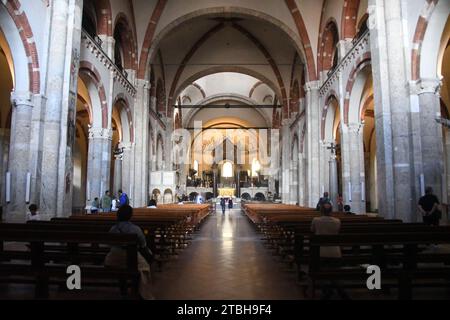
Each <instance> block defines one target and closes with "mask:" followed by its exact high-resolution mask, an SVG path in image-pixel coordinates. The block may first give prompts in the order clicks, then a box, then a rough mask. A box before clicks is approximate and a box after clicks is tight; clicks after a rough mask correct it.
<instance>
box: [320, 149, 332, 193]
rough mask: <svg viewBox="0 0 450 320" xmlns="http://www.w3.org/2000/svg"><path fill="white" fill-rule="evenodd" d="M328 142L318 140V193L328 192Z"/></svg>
mask: <svg viewBox="0 0 450 320" xmlns="http://www.w3.org/2000/svg"><path fill="white" fill-rule="evenodd" d="M328 146H329V143H327V142H325V141H320V148H319V150H320V175H319V182H320V183H319V184H320V194H323V193H324V192H328V193H329V192H330V185H329V182H330V175H329V164H328V161H329V159H330V154H331V153H330V151H329V150H328Z"/></svg>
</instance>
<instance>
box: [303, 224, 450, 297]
mask: <svg viewBox="0 0 450 320" xmlns="http://www.w3.org/2000/svg"><path fill="white" fill-rule="evenodd" d="M438 229H439V228H435V231H434V232H425V233H422V232H420V233H417V232H409V233H408V232H407V233H405V232H401V233H397V232H394V233H390V234H377V233H373V234H360V233H357V234H341V235H337V236H313V237H312V238H311V240H310V248H311V249H310V250H311V257H310V263H309V272H308V274H309V276H310V277H311V279H312V290H313V293H314V292H315V288H316V284H317V282H318V281H324V280H325V281H336V280H339V281H340V282H341V285H342V286H346V285H349V284H350V283H352V284H353V285H354V284H355V283H356V284H357V285H359V286H360V287H361V288H365V287H366V281H367V279H368V275H367V273H366V269H364V268H362V267H361V265H377V266H379V267H380V268H381V276H382V286H385V287H398V288H399V294H398V297H399V299H411V298H412V297H413V294H412V293H413V291H412V290H413V288H414V287H415V286H421V287H439V286H442V285H444V286H450V267H449V265H450V253H449V252H447V253H435V252H432V251H426V250H424V247H427V246H428V245H430V244H436V245H448V244H450V233H449V232H448V230H446V231H443V232H439V231H437V230H438ZM321 246H340V247H355V246H357V247H360V248H361V247H365V248H369V249H370V250H371V254H370V255H359V254H355V253H353V254H348V255H344V256H343V257H342V259H340V265H341V266H345V267H346V268H345V269H342V268H339V267H327V268H325V266H327V263H326V261H324V259H322V258H321V257H320V247H321ZM392 247H400V250H401V252H400V254H399V253H398V252H392V251H390V248H392ZM431 280H434V281H435V282H429V281H431ZM436 280H437V281H436ZM425 281H426V282H425Z"/></svg>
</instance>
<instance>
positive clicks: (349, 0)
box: [341, 0, 360, 40]
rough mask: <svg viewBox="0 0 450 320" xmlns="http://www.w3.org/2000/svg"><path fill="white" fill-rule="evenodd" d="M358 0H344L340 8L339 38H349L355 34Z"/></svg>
mask: <svg viewBox="0 0 450 320" xmlns="http://www.w3.org/2000/svg"><path fill="white" fill-rule="evenodd" d="M359 4H360V0H345V1H344V7H343V9H342V26H341V30H342V35H341V40H351V39H353V38H354V37H355V36H356V25H357V19H358V10H359Z"/></svg>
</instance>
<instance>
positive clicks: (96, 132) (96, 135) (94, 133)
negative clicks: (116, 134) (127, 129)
mask: <svg viewBox="0 0 450 320" xmlns="http://www.w3.org/2000/svg"><path fill="white" fill-rule="evenodd" d="M112 135H113V132H112V130H111V129H104V128H89V139H105V140H112Z"/></svg>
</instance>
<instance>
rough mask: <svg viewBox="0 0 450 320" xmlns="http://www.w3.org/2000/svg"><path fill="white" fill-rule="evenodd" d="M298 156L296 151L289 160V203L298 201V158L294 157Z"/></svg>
mask: <svg viewBox="0 0 450 320" xmlns="http://www.w3.org/2000/svg"><path fill="white" fill-rule="evenodd" d="M296 157H298V153H297V154H295V155H294V159H292V161H291V170H290V171H291V174H290V176H291V177H290V194H291V200H290V202H291V204H294V205H295V204H297V203H300V202H299V198H298V186H299V181H298V180H299V179H298V160H297V159H295V158H296Z"/></svg>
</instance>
